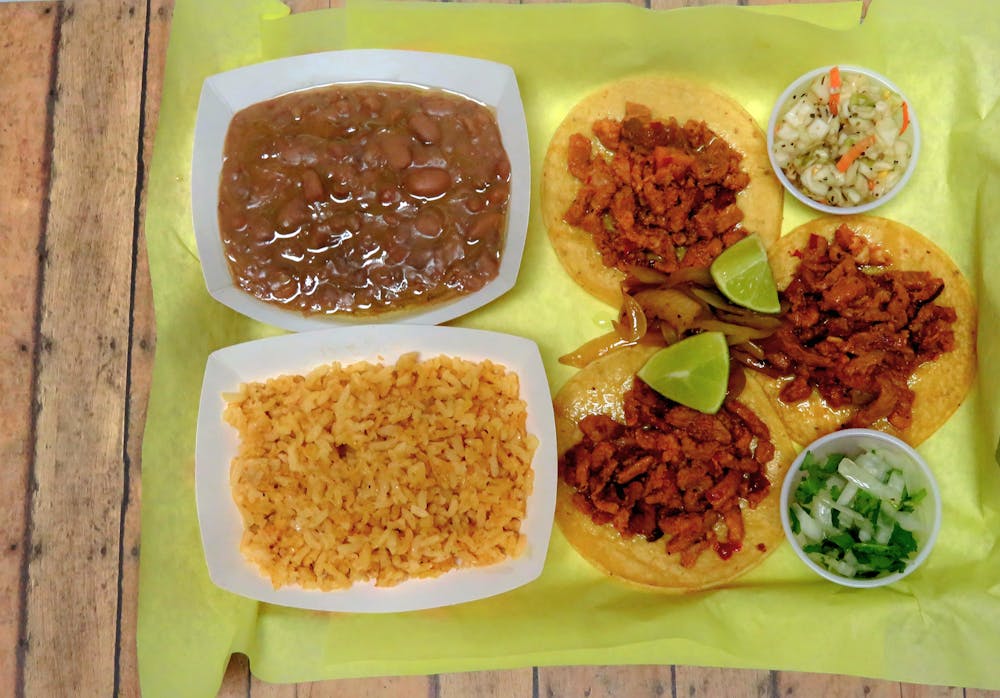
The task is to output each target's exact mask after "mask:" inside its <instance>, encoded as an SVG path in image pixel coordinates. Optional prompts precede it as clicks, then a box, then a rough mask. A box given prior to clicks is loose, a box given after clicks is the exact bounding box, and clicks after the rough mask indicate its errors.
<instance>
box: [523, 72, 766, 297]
mask: <svg viewBox="0 0 1000 698" xmlns="http://www.w3.org/2000/svg"><path fill="white" fill-rule="evenodd" d="M541 204H542V215H543V218H544V220H545V225H546V227H547V228H548V231H549V239H550V241H551V243H552V246H553V248H554V249H555V251H556V254H557V256H558V257H559V260H560V261H561V262H562V265H563V266H564V267H565V269H566V271H567V272H568V273H569V274H570V276H571V277H572V278H573V279H574V281H576V282H577V283H579V284H580V285H581V286H583V288H585V289H586V290H587V291H589V292H590V293H591V294H593V295H595V296H596V297H598V298H600V299H601V300H604V301H605V302H607V303H610V304H612V305H617V304H618V303H619V302H620V300H621V294H620V291H619V284H620V282H621V280H622V279H623V278H624V275H625V272H626V271H627V270H628V269H630V268H633V267H644V268H652V269H656V270H658V271H660V272H663V273H671V272H674V271H676V270H678V269H683V268H707V267H708V266H709V265H710V264H711V263H712V260H714V259H715V257H717V256H718V255H719V254H720V253H721V252H722V250H723V249H725V248H726V247H728V246H730V245H732V244H733V243H735V242H737V241H738V240H740V239H742V238H743V237H745V236H746V235H748V234H749V233H753V232H755V233H757V234H758V235H759V236H760V237H761V239H762V240H763V242H764V244H765V246H767V245H769V244H770V243H771V242H773V241H774V240H776V239H777V238H778V235H779V233H780V230H781V212H782V190H781V185H780V183H779V182H778V179H777V177H776V176H775V175H774V172H773V171H772V169H771V167H770V164H769V161H768V157H767V144H766V141H765V138H764V134H763V132H762V131H761V129H760V128H759V127H758V126H757V123H756V122H755V121H754V119H753V117H751V116H750V114H748V113H747V112H746V111H745V110H744V109H743V108H742V107H741V106H740V105H739V104H737V103H736V102H734V101H733V100H732V99H730V98H729V97H727V96H725V95H723V94H720V93H718V92H716V91H714V90H712V89H710V88H708V87H706V86H704V85H701V84H697V83H693V82H687V81H683V80H679V79H673V78H665V77H639V78H632V79H626V80H621V81H619V82H615V83H612V84H609V85H606V86H605V87H603V88H601V89H600V90H598V91H596V92H594V93H593V94H591V95H589V96H588V97H586V98H584V99H583V100H582V101H580V102H579V103H578V104H577V105H576V106H574V107H573V109H572V110H571V111H570V112H569V114H568V115H567V116H566V118H565V119H564V120H563V122H562V124H561V125H560V126H559V128H558V129H557V130H556V133H555V135H554V136H553V138H552V141H551V144H550V145H549V149H548V152H547V153H546V156H545V164H544V169H543V173H542V199H541Z"/></svg>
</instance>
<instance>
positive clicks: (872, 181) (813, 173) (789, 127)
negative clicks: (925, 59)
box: [767, 65, 920, 215]
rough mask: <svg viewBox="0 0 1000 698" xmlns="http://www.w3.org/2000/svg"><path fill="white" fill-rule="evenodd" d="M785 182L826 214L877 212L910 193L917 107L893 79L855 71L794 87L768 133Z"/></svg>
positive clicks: (833, 69) (833, 72) (809, 76)
mask: <svg viewBox="0 0 1000 698" xmlns="http://www.w3.org/2000/svg"><path fill="white" fill-rule="evenodd" d="M767 151H768V156H769V157H770V159H771V166H772V167H773V168H774V171H775V173H776V174H777V176H778V179H779V180H780V181H781V183H782V185H784V187H785V189H787V190H788V191H789V192H791V194H792V195H793V196H794V197H795V198H797V199H798V200H799V201H801V202H802V203H803V204H805V205H806V206H809V207H811V208H814V209H816V210H819V211H823V212H824V213H831V214H840V215H847V214H857V213H865V212H867V211H871V210H872V209H874V208H876V207H878V206H881V205H882V204H884V203H885V202H887V201H889V200H891V199H892V198H893V197H895V196H896V195H897V194H898V193H899V192H900V190H902V189H903V187H904V186H905V185H906V183H907V182H908V181H909V179H910V177H911V176H912V174H913V170H914V168H915V167H916V163H917V158H918V156H919V153H920V126H919V124H918V122H917V117H916V113H915V110H914V109H913V105H912V103H910V102H909V100H907V98H906V97H905V95H903V93H902V92H901V91H900V89H899V88H898V87H896V85H895V84H893V83H892V82H891V81H890V80H889V79H888V78H886V77H885V76H883V75H880V74H879V73H876V72H875V71H872V70H869V69H867V68H862V67H858V66H852V65H837V66H824V67H822V68H817V69H815V70H812V71H810V72H808V73H806V74H804V75H802V76H801V77H799V78H797V79H796V80H795V81H793V82H792V83H791V84H790V85H789V86H788V88H787V89H786V90H785V91H784V92H783V93H782V94H781V96H780V97H779V98H778V100H777V102H776V103H775V106H774V109H773V110H772V112H771V118H770V121H769V122H768V127H767Z"/></svg>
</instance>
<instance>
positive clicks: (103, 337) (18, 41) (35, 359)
mask: <svg viewBox="0 0 1000 698" xmlns="http://www.w3.org/2000/svg"><path fill="white" fill-rule="evenodd" d="M463 1H464V0H463ZM496 1H499V2H507V1H509V0H496ZM515 1H516V0H515ZM633 1H634V2H635V4H638V5H646V6H650V7H653V8H655V9H671V8H677V7H688V6H695V5H703V4H773V3H776V2H787V1H788V0H633ZM289 4H290V5H291V6H292V9H293V11H297V12H303V11H309V10H313V9H318V8H324V7H330V6H337V5H340V4H342V2H341V0H291V1H290V2H289ZM172 8H173V0H101V1H97V0H75V1H74V0H66V1H65V2H35V3H24V4H22V3H15V4H7V3H0V26H2V27H3V28H4V32H3V38H2V39H0V172H3V173H5V176H4V177H0V236H2V237H0V242H2V243H3V249H4V251H5V255H4V257H3V258H2V259H3V262H2V264H3V267H2V270H3V273H2V274H0V322H2V328H3V332H2V335H0V417H2V418H3V420H4V422H3V423H4V425H5V427H6V428H5V429H4V430H0V457H3V458H4V463H5V466H6V467H4V468H2V469H0V486H2V487H3V488H4V489H3V491H4V492H5V493H7V494H12V496H9V497H8V504H7V506H5V507H3V508H2V509H0V512H2V514H0V516H2V518H0V523H2V525H3V530H2V533H0V545H2V548H0V550H2V551H3V555H2V557H0V695H15V696H50V695H51V696H62V695H81V696H92V695H93V696H96V695H127V696H138V695H139V687H138V671H137V666H136V651H135V626H136V615H137V613H136V606H137V585H138V581H137V577H138V556H139V501H140V499H141V484H140V482H141V478H140V447H141V435H142V429H143V424H144V421H145V410H146V401H147V398H148V394H149V382H150V376H151V369H152V361H153V352H154V346H155V322H154V317H153V308H152V297H151V290H150V284H149V272H148V263H147V259H146V255H145V242H144V236H143V235H144V234H143V228H142V225H141V224H142V220H143V215H144V211H145V194H146V176H147V173H148V169H149V158H150V154H151V150H152V143H153V137H154V134H155V129H156V122H157V114H158V110H159V96H160V92H161V88H162V83H163V68H164V61H165V56H166V47H167V43H168V37H169V30H170V19H171V13H172ZM7 173H17V176H6V175H7ZM68 579H72V580H75V583H67V581H66V580H68ZM220 695H222V696H233V697H236V696H239V697H240V698H244V697H246V696H252V697H254V698H282V697H284V696H301V697H303V698H305V697H318V696H338V697H358V698H361V697H366V696H395V697H402V696H428V697H429V698H452V697H454V698H458V697H462V696H531V697H532V698H534V697H535V696H590V697H596V696H671V697H672V698H675V697H677V696H688V697H699V696H769V697H774V698H777V697H778V696H792V697H806V696H809V697H811V696H821V695H822V696H893V698H896V697H897V696H899V697H900V698H959V696H963V698H1000V692H995V691H980V690H973V689H968V690H965V689H961V688H951V687H935V686H918V685H913V684H900V683H897V682H891V681H873V680H869V679H862V678H856V677H846V676H836V675H826V674H802V673H790V672H768V671H756V670H730V669H714V668H700V667H683V666H677V667H672V666H636V667H602V666H598V667H539V668H531V667H528V668H524V669H516V670H510V671H482V672H470V673H458V674H442V675H436V676H429V677H425V676H418V677H380V678H370V679H353V680H340V681H324V682H317V683H310V684H298V685H273V684H267V683H265V682H262V681H260V680H258V679H256V678H254V677H252V676H251V675H250V669H249V664H248V662H247V660H246V658H245V657H243V656H242V655H236V656H234V657H233V659H232V661H231V663H230V666H229V670H228V671H227V673H226V676H225V678H224V681H223V684H222V688H221V690H220Z"/></svg>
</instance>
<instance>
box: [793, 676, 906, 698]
mask: <svg viewBox="0 0 1000 698" xmlns="http://www.w3.org/2000/svg"><path fill="white" fill-rule="evenodd" d="M775 685H776V687H777V691H776V695H779V696H801V697H802V698H805V697H806V696H823V698H854V697H855V696H865V698H899V696H900V684H899V682H897V681H882V680H879V679H867V678H863V677H856V676H841V675H837V674H811V673H790V672H781V673H779V674H778V675H777V676H776V677H775Z"/></svg>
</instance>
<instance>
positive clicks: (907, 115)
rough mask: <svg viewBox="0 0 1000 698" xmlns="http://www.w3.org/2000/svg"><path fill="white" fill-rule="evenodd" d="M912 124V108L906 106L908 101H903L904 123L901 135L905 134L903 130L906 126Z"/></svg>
mask: <svg viewBox="0 0 1000 698" xmlns="http://www.w3.org/2000/svg"><path fill="white" fill-rule="evenodd" d="M909 125H910V108H909V107H908V106H906V102H903V125H902V126H901V127H900V129H899V135H901V136H902V135H903V131H905V130H906V127H907V126H909Z"/></svg>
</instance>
